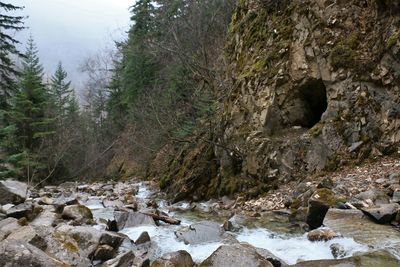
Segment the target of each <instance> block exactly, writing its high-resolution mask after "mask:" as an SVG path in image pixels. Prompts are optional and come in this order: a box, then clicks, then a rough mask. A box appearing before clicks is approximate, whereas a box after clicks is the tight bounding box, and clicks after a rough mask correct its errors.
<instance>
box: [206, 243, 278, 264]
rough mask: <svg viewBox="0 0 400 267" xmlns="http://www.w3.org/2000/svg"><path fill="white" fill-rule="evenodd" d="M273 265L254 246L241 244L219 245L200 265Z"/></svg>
mask: <svg viewBox="0 0 400 267" xmlns="http://www.w3.org/2000/svg"><path fill="white" fill-rule="evenodd" d="M231 266H235V267H273V265H272V263H270V262H269V261H268V260H266V259H265V258H263V257H262V256H261V255H260V254H258V253H257V252H256V250H255V249H254V248H251V247H248V246H243V245H241V244H234V245H224V246H221V247H219V248H218V249H217V250H216V251H215V252H214V253H213V254H212V255H211V256H210V257H208V258H207V259H206V260H205V261H203V262H202V263H201V264H200V267H231Z"/></svg>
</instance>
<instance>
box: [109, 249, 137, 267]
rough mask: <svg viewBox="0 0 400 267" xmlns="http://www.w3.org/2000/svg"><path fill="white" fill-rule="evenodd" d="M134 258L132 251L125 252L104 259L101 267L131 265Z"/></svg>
mask: <svg viewBox="0 0 400 267" xmlns="http://www.w3.org/2000/svg"><path fill="white" fill-rule="evenodd" d="M134 260H135V254H134V253H133V252H132V251H128V252H125V253H123V254H121V255H119V256H117V257H116V258H114V259H111V260H109V261H106V262H105V263H103V264H102V265H101V267H131V266H132V265H133V261H134Z"/></svg>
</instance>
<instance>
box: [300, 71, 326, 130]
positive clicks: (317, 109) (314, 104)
mask: <svg viewBox="0 0 400 267" xmlns="http://www.w3.org/2000/svg"><path fill="white" fill-rule="evenodd" d="M300 100H301V102H302V104H303V107H304V112H305V113H304V116H303V121H302V122H301V126H302V127H305V128H312V127H313V126H314V125H316V124H317V123H318V122H319V121H320V120H321V117H322V114H323V113H324V112H325V111H326V109H327V107H328V100H327V96H326V87H325V84H324V83H323V81H322V80H321V79H319V80H312V81H309V82H307V83H306V84H305V85H304V86H302V87H301V88H300Z"/></svg>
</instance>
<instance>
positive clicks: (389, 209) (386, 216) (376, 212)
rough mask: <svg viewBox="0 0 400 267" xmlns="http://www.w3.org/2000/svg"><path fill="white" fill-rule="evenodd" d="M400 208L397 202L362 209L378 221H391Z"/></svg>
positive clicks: (383, 222) (382, 222)
mask: <svg viewBox="0 0 400 267" xmlns="http://www.w3.org/2000/svg"><path fill="white" fill-rule="evenodd" d="M399 210H400V205H399V204H397V203H392V204H383V205H380V206H379V207H377V208H367V209H362V212H364V214H366V215H367V216H368V217H370V218H372V219H373V220H375V221H376V222H377V223H381V224H385V223H390V222H391V221H393V220H394V219H395V218H396V215H397V212H398V211H399Z"/></svg>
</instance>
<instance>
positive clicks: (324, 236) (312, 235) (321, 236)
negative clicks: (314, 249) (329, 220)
mask: <svg viewBox="0 0 400 267" xmlns="http://www.w3.org/2000/svg"><path fill="white" fill-rule="evenodd" d="M338 236H339V235H338V234H337V233H335V232H334V231H333V230H331V229H329V228H320V229H314V230H312V231H310V232H308V234H307V238H308V240H310V241H311V242H314V241H325V242H326V241H329V240H331V239H333V238H335V237H338Z"/></svg>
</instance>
